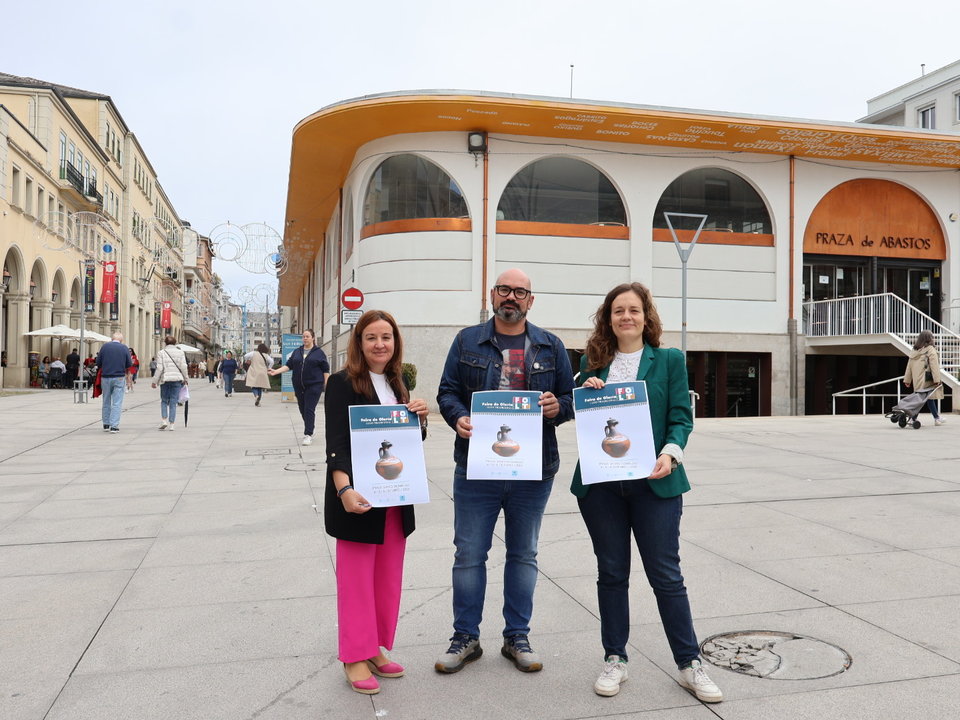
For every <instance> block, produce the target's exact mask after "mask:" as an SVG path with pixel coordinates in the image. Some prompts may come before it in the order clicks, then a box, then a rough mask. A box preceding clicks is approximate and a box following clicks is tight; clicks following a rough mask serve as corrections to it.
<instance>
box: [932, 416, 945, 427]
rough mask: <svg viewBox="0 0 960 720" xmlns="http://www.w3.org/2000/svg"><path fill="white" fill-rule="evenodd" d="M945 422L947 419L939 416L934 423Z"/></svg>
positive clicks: (941, 423) (940, 423)
mask: <svg viewBox="0 0 960 720" xmlns="http://www.w3.org/2000/svg"><path fill="white" fill-rule="evenodd" d="M945 422H946V420H944V419H943V418H942V417H938V418H937V419H936V420H934V421H933V424H934V425H943V424H944V423H945Z"/></svg>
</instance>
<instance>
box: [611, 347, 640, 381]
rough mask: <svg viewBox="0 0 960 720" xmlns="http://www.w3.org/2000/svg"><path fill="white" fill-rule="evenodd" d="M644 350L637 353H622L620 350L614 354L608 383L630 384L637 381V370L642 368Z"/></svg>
mask: <svg viewBox="0 0 960 720" xmlns="http://www.w3.org/2000/svg"><path fill="white" fill-rule="evenodd" d="M642 356H643V348H640V349H639V350H637V351H636V352H632V353H622V352H620V351H619V350H617V352H616V353H615V354H614V356H613V361H612V362H611V363H610V372H608V373H607V382H630V381H631V380H636V379H637V370H638V369H639V368H640V358H641V357H642Z"/></svg>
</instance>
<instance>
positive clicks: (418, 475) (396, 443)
mask: <svg viewBox="0 0 960 720" xmlns="http://www.w3.org/2000/svg"><path fill="white" fill-rule="evenodd" d="M349 413H350V460H351V461H352V463H353V487H354V488H356V490H357V492H358V493H360V494H361V495H363V497H365V498H366V500H367V502H368V503H370V504H371V505H372V506H373V507H392V506H395V505H413V504H414V503H427V502H430V490H429V488H428V487H427V465H426V462H425V461H424V457H423V440H422V439H421V438H422V436H421V433H420V421H419V419H418V418H417V414H416V413H412V412H410V411H409V410H407V407H406V406H405V405H351V406H350V408H349Z"/></svg>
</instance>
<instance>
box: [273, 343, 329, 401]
mask: <svg viewBox="0 0 960 720" xmlns="http://www.w3.org/2000/svg"><path fill="white" fill-rule="evenodd" d="M303 353H304V350H303V345H301V346H300V347H298V348H297V349H296V350H294V351H293V352H292V353H290V356H289V357H288V358H287V361H286V362H285V363H284V365H286V366H287V367H288V368H290V372H291V373H292V374H293V389H294V390H297V391H300V390H302V389H303V388H304V387H306V386H307V385H310V386H311V387H312V386H315V385H319V386H320V390H321V391H322V390H323V376H324V375H326V374H327V373H328V372H330V363H329V362H327V356H326V354H325V353H324V352H323V350H321V349H320V348H318V347H317V346H316V345H314V346H313V347H312V348H311V349H310V352H308V353H307V356H306V358H304V356H303Z"/></svg>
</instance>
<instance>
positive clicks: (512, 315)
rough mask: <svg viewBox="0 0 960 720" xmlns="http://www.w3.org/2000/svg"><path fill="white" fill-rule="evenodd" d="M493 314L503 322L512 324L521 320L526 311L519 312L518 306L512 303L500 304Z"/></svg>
mask: <svg viewBox="0 0 960 720" xmlns="http://www.w3.org/2000/svg"><path fill="white" fill-rule="evenodd" d="M493 314H494V315H496V316H497V317H498V318H500V319H501V320H502V321H503V322H505V323H511V324H513V323H518V322H520V321H521V320H523V319H524V318H525V317H526V316H527V311H526V310H521V309H520V306H519V305H514V304H513V303H502V304H501V305H500V307H498V308H497V309H496V310H494V312H493Z"/></svg>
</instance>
